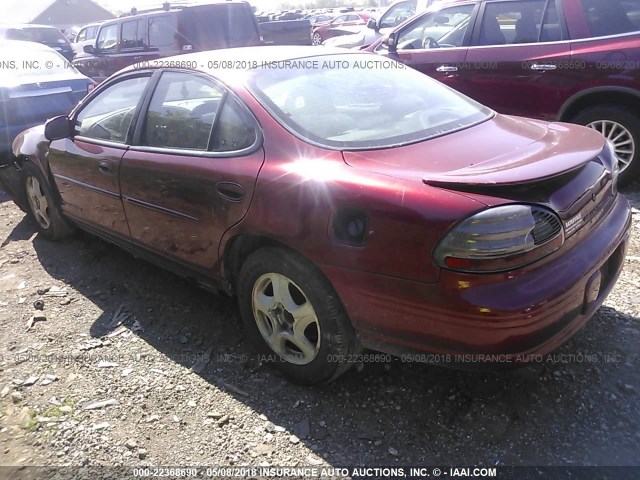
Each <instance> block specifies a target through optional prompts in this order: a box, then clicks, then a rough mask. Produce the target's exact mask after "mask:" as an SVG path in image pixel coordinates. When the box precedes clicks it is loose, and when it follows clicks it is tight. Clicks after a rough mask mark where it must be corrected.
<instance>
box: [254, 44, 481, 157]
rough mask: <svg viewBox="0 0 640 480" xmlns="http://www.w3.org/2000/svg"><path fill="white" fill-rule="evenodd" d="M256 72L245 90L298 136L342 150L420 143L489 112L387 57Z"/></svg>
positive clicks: (315, 61)
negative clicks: (249, 91)
mask: <svg viewBox="0 0 640 480" xmlns="http://www.w3.org/2000/svg"><path fill="white" fill-rule="evenodd" d="M277 66H278V68H270V67H268V66H267V67H266V68H264V69H257V70H255V71H254V73H253V75H252V77H251V78H250V80H249V83H250V89H251V90H252V92H253V93H254V95H255V96H256V97H257V98H258V100H259V101H260V102H261V103H262V104H263V105H264V106H265V108H267V109H268V110H269V111H271V112H272V114H273V115H274V117H275V118H276V119H277V120H278V121H279V122H280V123H281V124H283V125H284V126H285V127H287V128H289V129H290V130H291V131H292V132H294V133H296V134H297V135H298V136H300V137H302V138H305V139H308V140H310V141H312V142H314V143H317V144H320V145H323V146H327V147H333V148H340V149H370V148H385V147H392V146H395V145H401V144H404V143H411V142H417V141H422V140H426V139H428V138H431V137H434V136H438V135H443V134H447V133H450V132H453V131H456V130H460V129H463V128H466V127H470V126H471V125H474V124H476V123H478V122H481V121H483V120H486V119H488V118H490V117H491V115H492V112H491V111H490V110H489V109H487V108H486V107H484V106H482V105H480V104H478V103H476V102H474V101H473V100H471V99H469V98H467V97H465V96H463V95H461V94H460V93H458V92H456V91H454V90H453V89H451V88H449V87H446V86H445V85H443V84H441V83H439V82H436V81H435V80H432V79H430V78H429V77H426V76H425V75H423V74H421V73H419V72H417V71H415V70H413V69H410V68H407V67H406V66H405V65H402V64H400V63H397V62H394V61H393V60H389V59H381V58H379V57H375V56H370V55H358V54H355V55H353V54H352V55H331V56H329V55H327V56H322V57H310V58H304V59H301V60H291V61H289V62H278V65H277Z"/></svg>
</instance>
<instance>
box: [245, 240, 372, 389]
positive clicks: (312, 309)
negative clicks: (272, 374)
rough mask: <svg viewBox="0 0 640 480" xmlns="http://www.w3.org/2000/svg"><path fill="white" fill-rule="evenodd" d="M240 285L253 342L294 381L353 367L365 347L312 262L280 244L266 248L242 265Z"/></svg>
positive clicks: (317, 379)
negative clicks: (361, 347) (360, 344)
mask: <svg viewBox="0 0 640 480" xmlns="http://www.w3.org/2000/svg"><path fill="white" fill-rule="evenodd" d="M237 287H238V288H237V291H238V302H239V306H240V314H241V316H242V320H243V323H244V327H245V330H246V333H247V336H248V338H249V340H250V341H251V342H252V343H253V344H254V345H255V346H256V347H257V348H258V350H259V351H260V353H262V354H263V355H264V358H265V359H266V360H267V362H268V363H273V364H274V365H275V366H276V367H277V368H278V369H279V370H280V371H281V372H282V373H283V374H284V375H285V376H286V377H288V378H289V379H290V380H292V381H294V382H296V383H301V384H305V385H315V384H318V383H323V382H328V381H331V380H333V379H335V378H337V377H338V376H339V375H341V374H342V373H344V372H345V371H347V370H348V369H349V367H351V366H352V365H353V363H354V362H353V357H354V354H355V353H357V352H359V351H360V347H359V344H358V342H357V340H356V336H355V333H354V330H353V327H352V325H351V322H350V320H349V318H348V316H347V313H346V311H345V310H344V307H343V306H342V303H341V302H340V300H339V299H338V296H337V294H336V292H335V291H334V289H333V287H332V286H331V284H330V283H329V281H328V280H327V279H326V278H325V277H324V275H322V273H321V272H320V270H319V269H318V268H317V267H316V266H315V265H314V264H312V263H311V262H310V261H308V260H307V259H305V258H303V257H302V256H300V255H297V254H295V253H292V252H288V251H285V250H283V249H279V248H263V249H260V250H258V251H256V252H254V253H253V254H251V255H250V256H249V258H248V259H247V260H246V262H245V263H244V264H243V265H242V268H241V270H240V275H239V279H238V285H237Z"/></svg>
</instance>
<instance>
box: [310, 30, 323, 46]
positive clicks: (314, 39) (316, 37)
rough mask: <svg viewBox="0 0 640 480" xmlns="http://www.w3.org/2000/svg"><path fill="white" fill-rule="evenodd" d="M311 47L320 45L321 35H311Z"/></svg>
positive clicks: (316, 33)
mask: <svg viewBox="0 0 640 480" xmlns="http://www.w3.org/2000/svg"><path fill="white" fill-rule="evenodd" d="M311 43H312V44H313V45H322V35H320V34H319V33H318V32H315V33H314V34H313V37H312V42H311Z"/></svg>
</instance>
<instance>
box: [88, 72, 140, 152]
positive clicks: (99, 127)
mask: <svg viewBox="0 0 640 480" xmlns="http://www.w3.org/2000/svg"><path fill="white" fill-rule="evenodd" d="M148 81H149V78H148V77H138V78H131V79H128V80H123V81H121V82H118V83H116V84H115V85H111V86H110V87H108V88H107V89H106V90H104V91H103V92H101V93H100V94H99V95H98V96H96V97H95V98H93V99H92V100H91V101H90V102H89V103H88V104H87V105H86V107H84V108H83V109H82V110H81V111H80V113H79V114H78V116H77V117H76V133H77V135H79V136H82V137H87V138H94V139H96V140H107V141H110V142H116V143H125V142H126V141H127V134H128V133H129V128H130V127H131V122H132V121H133V115H134V113H135V110H136V107H137V106H138V102H140V98H141V97H142V94H143V92H144V90H145V87H146V86H147V83H148Z"/></svg>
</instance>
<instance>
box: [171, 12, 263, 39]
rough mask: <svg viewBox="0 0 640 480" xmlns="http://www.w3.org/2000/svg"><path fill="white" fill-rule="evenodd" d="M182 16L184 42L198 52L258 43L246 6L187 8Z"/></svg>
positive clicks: (256, 31)
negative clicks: (196, 48)
mask: <svg viewBox="0 0 640 480" xmlns="http://www.w3.org/2000/svg"><path fill="white" fill-rule="evenodd" d="M183 15H184V16H183V18H184V28H183V29H181V32H183V33H184V38H183V42H184V43H189V44H191V45H195V46H196V47H198V48H199V49H202V50H206V49H214V48H227V47H246V46H251V45H257V44H258V43H259V34H258V30H257V26H256V24H255V20H254V15H253V12H251V11H250V10H249V9H248V8H246V6H245V5H242V4H228V5H224V4H223V5H203V6H199V7H190V8H186V9H185V10H184V11H183Z"/></svg>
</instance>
